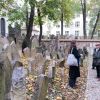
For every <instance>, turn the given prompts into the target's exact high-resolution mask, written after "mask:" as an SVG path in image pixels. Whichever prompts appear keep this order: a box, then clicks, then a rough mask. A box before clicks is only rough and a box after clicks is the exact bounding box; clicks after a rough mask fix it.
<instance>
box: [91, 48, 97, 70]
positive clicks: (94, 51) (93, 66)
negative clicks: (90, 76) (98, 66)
mask: <svg viewBox="0 0 100 100" xmlns="http://www.w3.org/2000/svg"><path fill="white" fill-rule="evenodd" d="M95 54H96V48H94V50H93V62H92V69H95V61H96V59H95Z"/></svg>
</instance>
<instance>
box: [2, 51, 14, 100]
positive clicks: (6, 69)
mask: <svg viewBox="0 0 100 100" xmlns="http://www.w3.org/2000/svg"><path fill="white" fill-rule="evenodd" d="M12 70H13V68H12V66H11V63H10V61H9V59H8V57H7V55H6V53H5V52H2V53H1V54H0V100H8V98H9V97H8V94H9V92H10V87H11V75H12Z"/></svg>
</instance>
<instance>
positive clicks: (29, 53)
mask: <svg viewBox="0 0 100 100" xmlns="http://www.w3.org/2000/svg"><path fill="white" fill-rule="evenodd" d="M23 51H24V56H25V57H27V58H30V55H31V51H30V49H29V48H28V47H27V48H25V49H24V50H23Z"/></svg>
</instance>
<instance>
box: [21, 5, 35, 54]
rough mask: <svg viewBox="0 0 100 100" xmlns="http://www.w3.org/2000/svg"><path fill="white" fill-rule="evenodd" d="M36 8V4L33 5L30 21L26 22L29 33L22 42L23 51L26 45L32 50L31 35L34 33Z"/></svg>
mask: <svg viewBox="0 0 100 100" xmlns="http://www.w3.org/2000/svg"><path fill="white" fill-rule="evenodd" d="M34 9H35V6H31V12H30V18H29V22H28V21H27V23H28V24H26V26H27V25H28V26H27V34H26V37H25V39H24V40H23V43H22V52H23V50H24V49H25V48H26V47H29V48H30V50H31V35H32V29H33V21H34ZM23 53H24V52H23Z"/></svg>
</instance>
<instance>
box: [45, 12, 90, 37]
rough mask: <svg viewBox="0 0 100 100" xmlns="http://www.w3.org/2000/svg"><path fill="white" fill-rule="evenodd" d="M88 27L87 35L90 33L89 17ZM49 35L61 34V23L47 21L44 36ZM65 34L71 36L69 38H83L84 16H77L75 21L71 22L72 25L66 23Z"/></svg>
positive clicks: (87, 20)
mask: <svg viewBox="0 0 100 100" xmlns="http://www.w3.org/2000/svg"><path fill="white" fill-rule="evenodd" d="M86 25H87V27H86V28H87V29H86V31H87V34H88V33H89V17H87V19H86ZM48 34H54V35H57V34H61V22H58V23H53V22H50V21H47V22H46V23H45V24H44V25H43V35H48ZM63 34H64V35H69V36H71V35H72V36H83V15H82V14H77V15H75V17H74V18H73V20H72V21H71V22H70V24H69V25H68V24H66V23H64V26H63Z"/></svg>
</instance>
